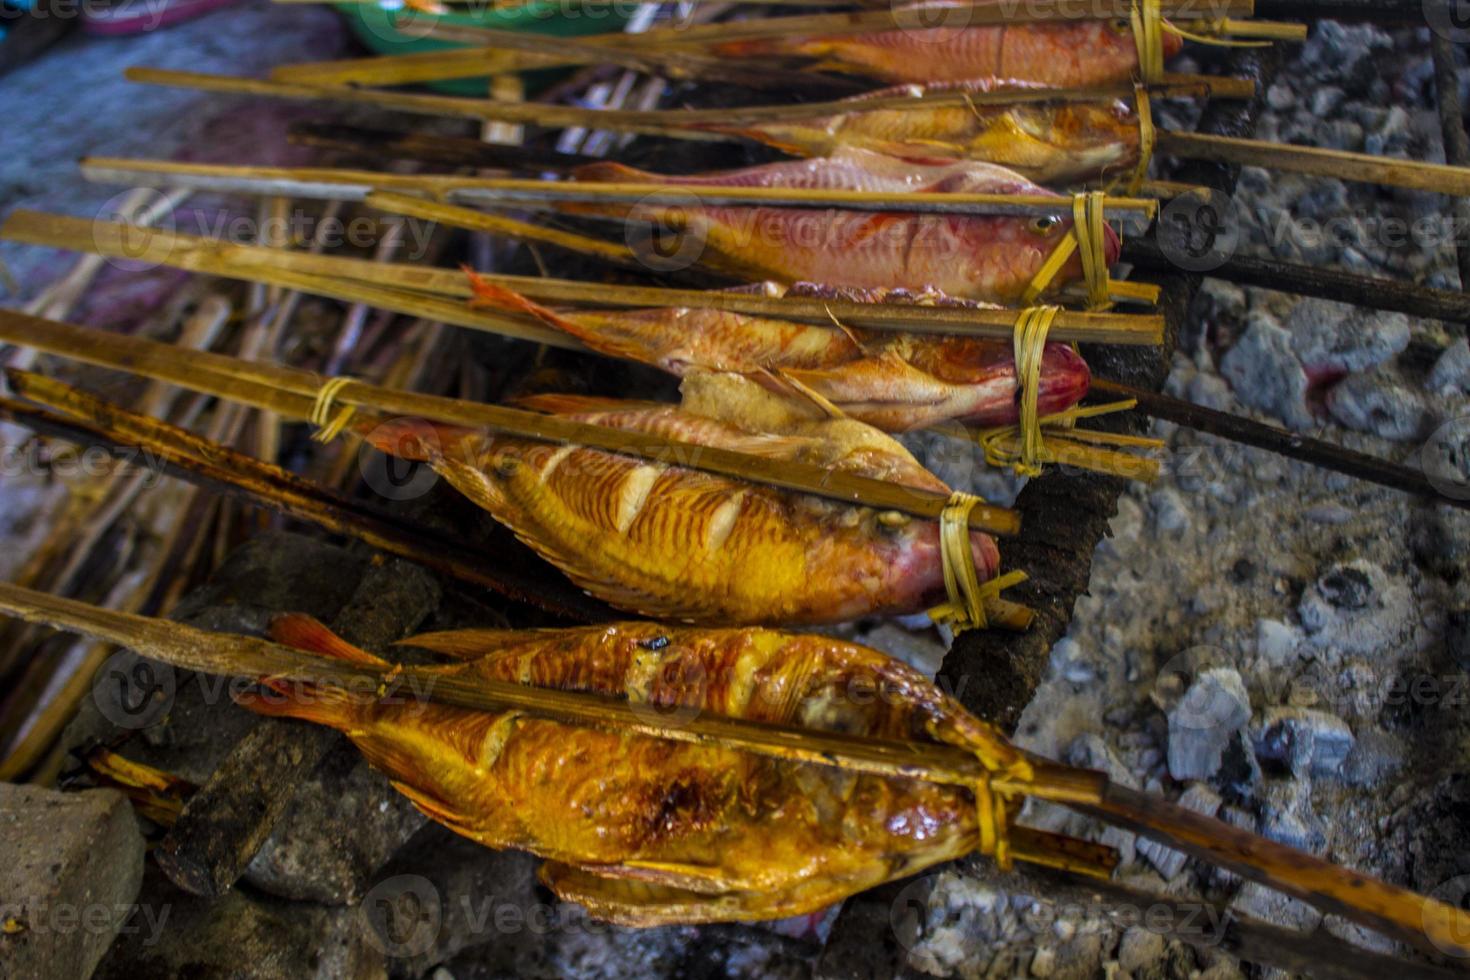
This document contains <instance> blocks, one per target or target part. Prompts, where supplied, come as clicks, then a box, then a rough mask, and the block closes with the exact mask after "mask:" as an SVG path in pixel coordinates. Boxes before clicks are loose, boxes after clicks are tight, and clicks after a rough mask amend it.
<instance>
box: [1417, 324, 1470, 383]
mask: <svg viewBox="0 0 1470 980" xmlns="http://www.w3.org/2000/svg"><path fill="white" fill-rule="evenodd" d="M1426 384H1427V385H1428V387H1429V390H1430V391H1436V392H1439V393H1441V394H1448V393H1450V392H1459V393H1460V394H1462V395H1470V342H1467V341H1466V339H1465V338H1464V337H1461V338H1460V339H1459V340H1457V341H1455V342H1454V343H1453V344H1450V346H1448V347H1446V348H1445V350H1444V353H1443V354H1441V355H1439V358H1438V359H1437V360H1436V361H1435V362H1434V367H1433V368H1431V369H1430V371H1429V378H1428V381H1427V382H1426Z"/></svg>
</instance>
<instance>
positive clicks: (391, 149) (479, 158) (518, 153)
mask: <svg viewBox="0 0 1470 980" xmlns="http://www.w3.org/2000/svg"><path fill="white" fill-rule="evenodd" d="M286 139H287V140H288V141H289V142H291V143H294V144H296V145H297V146H310V147H315V148H317V149H322V150H332V151H335V152H337V153H342V154H345V155H348V156H350V157H352V158H353V159H354V160H355V161H356V162H358V163H359V164H360V163H362V162H363V161H364V160H365V159H367V160H374V161H377V160H382V161H384V162H387V161H391V160H414V161H417V162H419V163H437V164H443V165H445V166H450V167H482V168H490V169H497V170H522V171H527V172H535V173H542V172H545V171H565V170H567V169H569V168H571V167H579V166H582V165H584V164H588V163H594V162H596V161H597V160H598V159H599V158H598V157H591V156H586V155H584V154H581V153H552V154H549V155H548V154H547V153H543V152H536V151H533V150H528V149H526V148H524V147H520V146H512V145H510V144H507V143H486V142H484V141H482V140H476V139H468V138H465V137H461V136H428V135H425V134H422V133H408V132H395V131H391V130H385V129H364V128H362V127H358V126H341V125H338V124H336V123H310V122H308V123H295V124H293V125H292V126H291V128H290V130H288V131H287V134H286ZM1151 196H1152V195H1151Z"/></svg>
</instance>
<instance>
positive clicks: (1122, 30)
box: [1108, 17, 1133, 34]
mask: <svg viewBox="0 0 1470 980" xmlns="http://www.w3.org/2000/svg"><path fill="white" fill-rule="evenodd" d="M1108 26H1109V27H1111V28H1112V29H1113V33H1114V34H1131V33H1133V24H1132V23H1130V22H1129V21H1127V20H1125V19H1123V18H1122V17H1118V18H1115V19H1113V20H1110V21H1108Z"/></svg>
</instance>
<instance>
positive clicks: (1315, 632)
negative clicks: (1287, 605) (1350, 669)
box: [1297, 558, 1414, 657]
mask: <svg viewBox="0 0 1470 980" xmlns="http://www.w3.org/2000/svg"><path fill="white" fill-rule="evenodd" d="M1411 599H1412V597H1411V595H1410V593H1409V588H1408V586H1407V585H1405V584H1404V583H1403V582H1402V581H1401V580H1399V579H1398V578H1395V577H1390V576H1389V575H1388V573H1387V572H1385V571H1384V570H1383V569H1382V568H1381V567H1380V566H1378V565H1376V564H1374V563H1372V562H1370V561H1367V560H1365V559H1361V558H1360V559H1356V560H1354V561H1350V562H1343V563H1339V564H1334V565H1330V566H1328V567H1327V568H1326V569H1324V570H1323V572H1322V574H1321V575H1320V576H1319V577H1318V579H1317V581H1315V582H1314V583H1312V584H1311V585H1310V586H1308V587H1307V588H1306V590H1304V592H1303V594H1302V600H1301V602H1300V603H1299V604H1298V606H1297V614H1298V615H1299V616H1300V617H1301V621H1302V627H1303V628H1304V629H1305V630H1306V632H1307V636H1308V638H1309V639H1310V641H1311V643H1312V644H1313V645H1314V646H1316V647H1317V648H1319V649H1324V650H1329V651H1332V652H1335V653H1337V654H1339V655H1340V654H1347V655H1350V656H1351V655H1356V656H1362V657H1371V656H1373V655H1375V654H1378V653H1380V652H1381V651H1383V650H1385V649H1387V648H1389V647H1391V646H1393V645H1395V644H1397V643H1400V642H1401V641H1402V640H1403V638H1404V636H1405V634H1406V632H1407V631H1408V629H1409V625H1410V622H1411V621H1412V618H1413V615H1414V611H1413V607H1412V603H1411Z"/></svg>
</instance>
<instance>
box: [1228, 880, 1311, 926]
mask: <svg viewBox="0 0 1470 980" xmlns="http://www.w3.org/2000/svg"><path fill="white" fill-rule="evenodd" d="M1229 907H1230V908H1231V909H1232V910H1234V911H1236V912H1239V913H1241V914H1243V915H1247V916H1250V917H1251V918H1253V919H1257V920H1260V921H1262V922H1268V923H1271V924H1273V925H1278V926H1284V927H1286V928H1287V929H1293V930H1296V931H1297V932H1309V931H1311V930H1312V929H1315V928H1316V927H1317V924H1318V923H1319V922H1321V921H1322V913H1321V912H1318V911H1317V910H1316V909H1315V908H1313V907H1312V906H1310V905H1308V904H1307V903H1306V902H1303V901H1301V900H1300V899H1295V898H1291V897H1289V896H1287V895H1283V894H1281V893H1280V892H1276V891H1272V890H1271V889H1269V888H1267V887H1266V886H1265V885H1258V884H1256V883H1255V882H1254V881H1247V882H1246V883H1245V884H1243V885H1241V886H1240V891H1238V892H1236V894H1235V897H1234V898H1233V899H1231V900H1230V906H1229Z"/></svg>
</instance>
